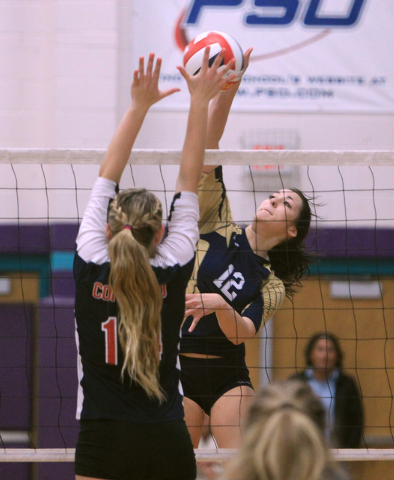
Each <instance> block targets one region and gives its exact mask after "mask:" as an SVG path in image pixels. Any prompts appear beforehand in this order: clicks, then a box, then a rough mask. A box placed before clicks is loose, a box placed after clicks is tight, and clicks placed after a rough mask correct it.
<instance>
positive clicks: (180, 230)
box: [151, 192, 200, 268]
mask: <svg viewBox="0 0 394 480" xmlns="http://www.w3.org/2000/svg"><path fill="white" fill-rule="evenodd" d="M199 217H200V215H199V207H198V196H197V194H195V193H193V192H181V194H180V195H178V194H177V195H175V197H174V200H173V202H172V205H171V214H170V220H169V223H168V235H167V236H166V238H165V239H164V240H163V242H162V243H161V244H160V245H159V247H158V253H157V254H156V256H155V257H154V258H153V259H151V265H152V266H155V267H163V268H165V267H167V266H170V265H176V264H179V265H185V264H186V263H188V262H190V260H192V258H193V257H194V253H195V251H196V245H197V241H198V238H199V232H198V220H199Z"/></svg>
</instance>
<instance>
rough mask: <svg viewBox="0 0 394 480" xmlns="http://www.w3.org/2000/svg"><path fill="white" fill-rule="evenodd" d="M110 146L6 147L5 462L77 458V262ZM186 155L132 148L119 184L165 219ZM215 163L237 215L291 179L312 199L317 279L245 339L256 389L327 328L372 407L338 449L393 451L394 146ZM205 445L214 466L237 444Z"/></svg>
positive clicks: (228, 155)
mask: <svg viewBox="0 0 394 480" xmlns="http://www.w3.org/2000/svg"><path fill="white" fill-rule="evenodd" d="M104 154H105V152H104V151H103V150H19V149H14V150H12V149H11V150H0V191H1V199H2V201H1V202H0V239H1V241H0V244H1V247H0V312H1V314H0V329H1V330H0V342H1V351H2V355H1V358H2V360H1V363H0V371H1V392H0V394H1V408H0V462H11V463H18V464H22V463H30V462H43V463H48V462H72V461H73V459H74V448H75V442H76V438H77V432H78V424H77V421H76V420H75V411H76V393H77V372H76V358H77V351H76V346H75V323H74V313H73V297H74V282H73V277H72V262H73V253H74V247H75V238H76V234H77V229H78V225H79V222H80V220H81V218H82V216H83V213H84V209H85V206H86V204H87V201H88V198H89V195H90V190H91V188H92V186H93V183H94V181H95V179H96V177H97V175H98V170H99V164H100V163H101V161H102V159H103V157H104ZM179 161H180V152H179V151H172V150H167V151H163V150H161V151H159V150H136V151H134V152H133V153H132V155H131V157H130V161H129V163H130V165H128V166H127V168H126V170H125V173H124V175H123V177H122V181H121V184H120V187H121V188H129V187H134V186H138V187H146V188H148V189H149V190H151V191H153V192H154V193H155V194H156V195H157V196H158V197H159V199H160V200H161V201H162V203H163V207H164V216H165V218H167V216H168V214H169V207H170V203H171V200H172V196H173V193H174V187H175V179H176V175H177V172H178V166H177V165H178V164H179ZM206 163H207V164H221V165H223V170H224V178H225V184H226V188H227V193H228V196H229V199H230V203H231V206H232V212H233V218H234V220H235V221H236V222H237V223H244V224H245V223H249V222H251V221H252V219H253V217H254V213H255V211H256V208H257V206H258V205H259V204H260V202H261V201H262V200H263V199H264V198H266V197H267V195H268V194H269V193H271V192H272V191H276V190H278V189H282V188H292V187H296V188H299V189H300V190H302V191H303V192H304V193H306V194H307V195H309V196H311V197H314V198H315V207H314V209H315V211H314V212H313V213H314V214H315V215H316V217H315V218H314V220H313V223H312V228H311V232H310V235H309V236H308V244H309V246H310V249H311V252H312V253H313V254H315V255H316V257H317V261H316V263H315V264H313V265H312V268H311V275H310V277H309V278H308V279H307V280H306V281H305V282H303V288H302V289H301V290H300V292H299V293H297V294H296V295H295V297H294V301H293V302H290V301H286V303H285V305H284V306H283V307H282V308H281V310H280V311H278V312H277V313H276V314H275V316H274V318H273V319H271V320H270V321H269V322H268V324H267V325H266V326H265V327H263V328H262V329H261V330H260V331H259V332H258V334H257V335H256V337H254V338H253V339H251V340H248V341H247V347H246V348H247V363H248V367H249V370H250V373H251V376H252V380H253V383H254V385H255V387H256V388H258V387H259V386H261V385H263V384H265V383H267V382H270V381H273V380H277V379H284V378H288V377H289V376H291V375H292V374H294V373H295V372H296V371H299V370H300V369H302V368H304V367H305V360H304V349H305V345H306V343H307V341H308V339H309V338H310V337H311V336H312V335H313V334H314V333H316V332H318V331H329V332H332V333H334V334H335V335H337V337H338V338H339V340H340V342H341V346H342V349H343V350H344V354H345V356H344V370H345V371H346V372H348V373H349V374H350V375H352V376H353V377H354V379H355V380H356V383H357V384H358V386H359V390H360V393H361V397H362V401H363V405H364V412H365V426H364V431H363V440H362V445H361V447H362V448H360V449H358V450H338V451H334V452H333V453H334V456H336V458H338V459H340V460H346V461H352V460H354V461H360V460H387V459H390V460H393V459H394V394H393V391H394V313H393V311H394V298H393V295H392V294H391V292H392V291H393V289H394V216H393V208H392V206H393V198H394V191H393V190H394V152H391V151H380V152H379V151H302V150H294V151H291V150H284V151H278V150H266V151H262V150H239V151H207V154H206ZM196 454H197V459H199V460H200V461H203V462H204V461H207V462H208V461H215V460H222V459H224V458H228V457H229V456H231V455H233V454H234V452H233V451H230V450H229V451H221V450H219V449H215V450H212V451H207V450H201V451H198V450H197V451H196ZM1 468H2V467H1V464H0V471H1ZM39 475H40V474H39V473H38V474H37V478H39ZM10 478H11V477H10ZM15 478H16V477H15ZM20 478H22V477H20ZM58 478H60V477H58Z"/></svg>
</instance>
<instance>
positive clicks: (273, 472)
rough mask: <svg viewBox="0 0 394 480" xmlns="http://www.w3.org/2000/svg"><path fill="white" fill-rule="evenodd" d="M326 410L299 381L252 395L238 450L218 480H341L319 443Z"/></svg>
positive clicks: (320, 442) (278, 385)
mask: <svg viewBox="0 0 394 480" xmlns="http://www.w3.org/2000/svg"><path fill="white" fill-rule="evenodd" d="M324 426H325V410H324V407H323V405H322V403H321V401H320V400H319V398H318V397H317V396H316V395H315V394H314V393H313V392H312V390H311V388H309V386H308V385H307V384H306V382H303V381H299V380H298V381H297V380H285V381H282V382H273V383H271V384H270V385H268V386H266V387H264V388H263V389H262V390H261V392H260V393H259V394H258V395H257V396H256V398H255V401H254V403H253V405H252V407H251V409H250V411H249V414H248V417H247V420H246V425H245V431H244V436H243V442H242V446H241V448H240V451H239V453H238V455H237V456H236V458H235V459H234V460H232V461H230V462H229V464H228V465H227V466H226V468H225V475H224V477H223V480H240V479H242V480H289V479H291V480H340V479H343V478H344V477H343V476H342V472H341V470H340V469H339V467H338V464H336V463H335V462H334V461H333V460H332V459H331V458H330V452H329V449H328V448H327V444H326V442H325V439H324Z"/></svg>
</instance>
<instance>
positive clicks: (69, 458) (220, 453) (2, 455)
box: [0, 448, 394, 462]
mask: <svg viewBox="0 0 394 480" xmlns="http://www.w3.org/2000/svg"><path fill="white" fill-rule="evenodd" d="M195 454H196V460H197V461H199V462H222V461H223V460H229V459H231V458H233V457H234V456H235V455H236V454H237V450H234V449H223V448H222V449H219V450H204V449H202V450H200V449H198V450H195ZM331 454H332V456H333V458H334V459H335V460H337V461H342V462H344V461H372V460H394V452H393V450H392V449H389V450H386V449H342V450H335V449H334V450H331ZM74 460H75V449H74V448H68V449H62V448H58V449H56V448H51V449H49V448H48V449H29V448H27V449H23V448H14V449H12V448H11V449H10V448H7V449H4V450H2V451H0V462H73V461H74Z"/></svg>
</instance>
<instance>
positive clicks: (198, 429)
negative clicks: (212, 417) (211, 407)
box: [183, 397, 204, 448]
mask: <svg viewBox="0 0 394 480" xmlns="http://www.w3.org/2000/svg"><path fill="white" fill-rule="evenodd" d="M183 405H184V408H185V422H186V425H187V429H188V430H189V433H190V437H191V439H192V443H193V448H198V444H199V443H200V438H201V433H202V428H203V424H204V411H203V409H202V408H201V407H200V406H199V405H197V403H196V402H194V401H193V400H191V399H190V398H187V397H183Z"/></svg>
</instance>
